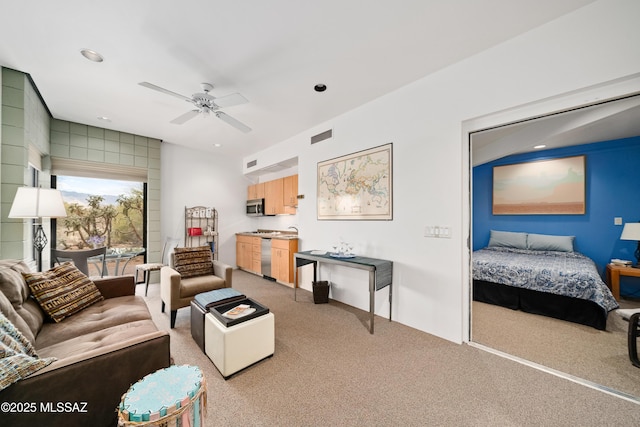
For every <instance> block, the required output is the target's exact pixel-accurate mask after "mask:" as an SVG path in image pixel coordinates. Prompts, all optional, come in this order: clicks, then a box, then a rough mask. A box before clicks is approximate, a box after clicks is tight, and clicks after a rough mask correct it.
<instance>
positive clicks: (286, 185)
mask: <svg viewBox="0 0 640 427" xmlns="http://www.w3.org/2000/svg"><path fill="white" fill-rule="evenodd" d="M282 184H283V185H282V186H283V197H282V200H283V203H284V206H285V210H287V208H295V207H296V206H298V175H291V176H285V177H284V178H283V181H282ZM291 213H294V214H295V213H296V212H295V209H293V211H292V212H291Z"/></svg>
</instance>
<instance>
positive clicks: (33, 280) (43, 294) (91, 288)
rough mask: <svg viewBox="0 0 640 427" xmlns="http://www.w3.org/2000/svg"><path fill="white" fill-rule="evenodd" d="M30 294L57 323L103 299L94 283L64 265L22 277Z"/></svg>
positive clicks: (66, 264)
mask: <svg viewBox="0 0 640 427" xmlns="http://www.w3.org/2000/svg"><path fill="white" fill-rule="evenodd" d="M22 275H23V276H24V279H25V281H26V282H27V285H29V289H30V290H31V294H32V295H33V297H34V298H35V299H36V301H38V304H40V307H42V309H43V310H44V312H45V313H47V314H48V315H49V316H50V317H51V318H52V319H53V320H54V321H55V322H56V323H57V322H60V321H61V320H62V319H64V318H65V317H69V316H71V315H72V314H75V313H77V312H79V311H82V310H84V309H85V308H87V307H89V306H90V305H92V304H94V303H96V302H98V301H102V300H103V299H104V297H103V296H102V294H101V293H100V291H99V290H98V287H97V286H96V284H95V283H93V282H92V281H91V279H89V278H88V277H87V276H86V275H85V274H84V273H83V272H81V271H80V270H78V269H77V268H76V266H75V265H73V264H72V263H71V262H69V261H67V262H64V263H62V264H60V265H57V266H55V267H53V268H52V269H50V270H48V271H45V272H43V273H22Z"/></svg>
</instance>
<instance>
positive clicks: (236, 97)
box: [214, 93, 249, 108]
mask: <svg viewBox="0 0 640 427" xmlns="http://www.w3.org/2000/svg"><path fill="white" fill-rule="evenodd" d="M214 102H215V103H216V105H217V106H218V107H222V108H224V107H233V106H234V105H240V104H246V103H247V102H249V100H247V98H245V97H244V96H242V95H240V94H239V93H232V94H231V95H226V96H221V97H220V98H216V99H215V100H214Z"/></svg>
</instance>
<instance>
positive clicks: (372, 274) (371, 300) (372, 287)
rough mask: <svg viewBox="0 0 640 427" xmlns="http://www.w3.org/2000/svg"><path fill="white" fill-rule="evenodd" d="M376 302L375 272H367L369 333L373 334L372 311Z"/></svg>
mask: <svg viewBox="0 0 640 427" xmlns="http://www.w3.org/2000/svg"><path fill="white" fill-rule="evenodd" d="M375 302H376V272H375V270H374V271H370V272H369V333H370V334H373V317H374V315H373V311H374V306H375Z"/></svg>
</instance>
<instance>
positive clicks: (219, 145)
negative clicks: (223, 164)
mask: <svg viewBox="0 0 640 427" xmlns="http://www.w3.org/2000/svg"><path fill="white" fill-rule="evenodd" d="M213 146H214V147H222V144H213Z"/></svg>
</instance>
